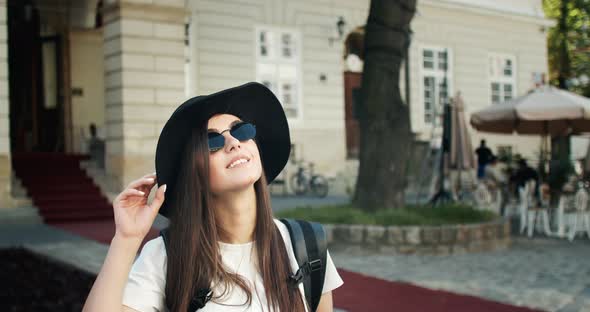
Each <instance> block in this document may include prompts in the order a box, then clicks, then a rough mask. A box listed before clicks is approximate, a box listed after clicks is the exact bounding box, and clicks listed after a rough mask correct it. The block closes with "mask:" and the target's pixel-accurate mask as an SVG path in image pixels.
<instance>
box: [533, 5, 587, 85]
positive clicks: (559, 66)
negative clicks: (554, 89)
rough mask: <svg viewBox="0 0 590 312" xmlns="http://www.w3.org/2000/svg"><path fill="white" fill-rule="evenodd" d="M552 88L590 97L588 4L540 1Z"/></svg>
mask: <svg viewBox="0 0 590 312" xmlns="http://www.w3.org/2000/svg"><path fill="white" fill-rule="evenodd" d="M543 7H544V10H545V15H546V16H547V17H548V18H551V19H553V20H555V22H556V24H555V26H554V27H551V28H550V29H549V34H548V57H549V79H550V82H551V84H553V85H556V86H559V87H560V88H562V89H569V90H572V91H575V92H577V93H580V94H583V95H585V96H590V82H589V80H590V79H589V77H590V0H543Z"/></svg>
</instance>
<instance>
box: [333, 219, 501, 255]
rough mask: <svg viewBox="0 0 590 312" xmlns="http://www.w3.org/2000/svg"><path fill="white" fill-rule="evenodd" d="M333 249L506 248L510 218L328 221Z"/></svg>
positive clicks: (439, 252)
mask: <svg viewBox="0 0 590 312" xmlns="http://www.w3.org/2000/svg"><path fill="white" fill-rule="evenodd" d="M324 229H325V231H326V236H327V239H328V245H329V246H330V248H340V247H345V248H347V249H353V250H367V251H373V252H379V253H383V254H392V253H393V254H396V253H397V254H400V253H401V254H428V255H448V254H463V253H471V252H484V251H493V250H501V249H506V248H508V247H509V246H510V242H511V241H510V220H509V219H497V220H494V221H491V222H485V223H474V224H457V225H443V226H381V225H360V224H325V225H324Z"/></svg>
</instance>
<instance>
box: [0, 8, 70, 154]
mask: <svg viewBox="0 0 590 312" xmlns="http://www.w3.org/2000/svg"><path fill="white" fill-rule="evenodd" d="M7 17H8V18H7V20H8V59H9V66H8V71H9V74H8V75H9V89H10V92H9V94H10V133H11V136H10V144H11V150H12V152H13V153H22V152H64V149H65V148H64V118H63V116H64V114H63V106H64V92H63V83H62V82H63V62H62V47H63V40H62V37H61V36H60V35H59V34H58V33H52V34H47V33H43V34H42V31H41V23H40V14H39V10H38V9H37V8H35V6H34V5H33V4H32V3H31V1H9V2H8V5H7Z"/></svg>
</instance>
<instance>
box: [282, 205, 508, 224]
mask: <svg viewBox="0 0 590 312" xmlns="http://www.w3.org/2000/svg"><path fill="white" fill-rule="evenodd" d="M276 215H277V217H278V218H293V219H303V220H308V221H315V222H320V223H323V224H375V225H444V224H464V223H480V222H487V221H491V220H493V219H495V218H496V217H497V215H496V214H494V213H493V212H490V211H480V210H475V209H473V208H471V207H470V206H466V205H460V204H447V205H441V206H438V207H431V206H407V207H404V208H400V209H381V210H378V211H376V212H375V213H367V212H364V211H362V210H360V209H358V208H355V207H354V206H352V205H350V204H347V205H335V206H323V207H313V208H312V207H297V208H294V209H289V210H283V211H280V212H278V213H277V214H276Z"/></svg>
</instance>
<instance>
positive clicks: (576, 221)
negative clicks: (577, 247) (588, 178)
mask: <svg viewBox="0 0 590 312" xmlns="http://www.w3.org/2000/svg"><path fill="white" fill-rule="evenodd" d="M574 206H575V208H576V211H575V212H574V213H573V214H572V217H573V220H572V226H571V227H570V229H569V233H568V239H569V240H570V242H571V241H573V240H574V237H575V236H576V234H577V233H578V232H580V231H582V232H583V231H584V229H585V230H586V234H588V238H590V212H588V192H587V191H586V190H585V189H579V190H578V191H576V197H575V199H574ZM579 225H580V226H582V227H581V228H579V227H578V226H579Z"/></svg>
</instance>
